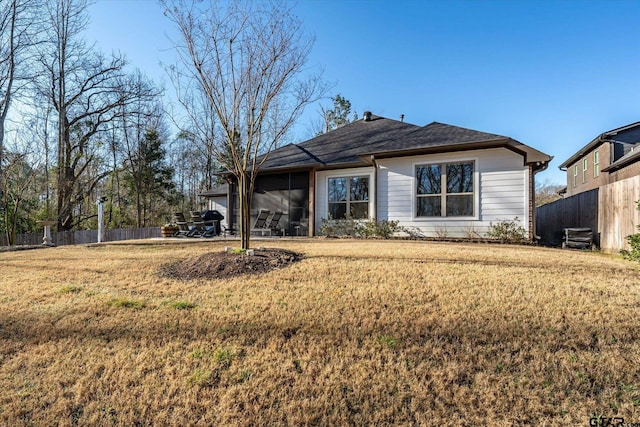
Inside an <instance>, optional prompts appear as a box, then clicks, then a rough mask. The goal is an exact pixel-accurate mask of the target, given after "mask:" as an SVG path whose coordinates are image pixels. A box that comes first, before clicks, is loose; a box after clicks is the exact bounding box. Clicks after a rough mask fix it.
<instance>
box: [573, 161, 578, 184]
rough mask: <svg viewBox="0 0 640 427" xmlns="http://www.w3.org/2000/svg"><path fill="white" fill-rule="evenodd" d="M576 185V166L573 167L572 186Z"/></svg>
mask: <svg viewBox="0 0 640 427" xmlns="http://www.w3.org/2000/svg"><path fill="white" fill-rule="evenodd" d="M576 185H578V165H575V166H574V167H573V186H574V187H575V186H576Z"/></svg>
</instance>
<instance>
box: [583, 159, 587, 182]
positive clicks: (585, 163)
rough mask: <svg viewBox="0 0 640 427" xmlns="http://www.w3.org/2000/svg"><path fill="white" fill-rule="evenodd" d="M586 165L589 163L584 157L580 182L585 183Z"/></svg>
mask: <svg viewBox="0 0 640 427" xmlns="http://www.w3.org/2000/svg"><path fill="white" fill-rule="evenodd" d="M588 164H589V162H588V161H587V158H586V157H585V158H584V159H582V182H587V165H588Z"/></svg>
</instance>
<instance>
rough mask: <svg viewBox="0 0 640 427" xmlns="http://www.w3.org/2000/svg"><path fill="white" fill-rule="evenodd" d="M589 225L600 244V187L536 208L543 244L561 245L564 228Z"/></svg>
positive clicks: (538, 228)
mask: <svg viewBox="0 0 640 427" xmlns="http://www.w3.org/2000/svg"><path fill="white" fill-rule="evenodd" d="M573 227H588V228H590V229H591V230H592V231H593V234H594V240H595V241H596V244H598V233H599V228H598V189H597V188H596V189H594V190H590V191H585V192H584V193H579V194H576V195H575V196H572V197H568V198H566V199H560V200H556V201H555V202H552V203H548V204H546V205H542V206H539V207H538V208H536V232H537V234H538V235H539V236H540V241H541V242H542V243H543V244H547V245H555V246H559V245H560V244H561V243H562V235H563V231H562V230H563V229H564V228H573Z"/></svg>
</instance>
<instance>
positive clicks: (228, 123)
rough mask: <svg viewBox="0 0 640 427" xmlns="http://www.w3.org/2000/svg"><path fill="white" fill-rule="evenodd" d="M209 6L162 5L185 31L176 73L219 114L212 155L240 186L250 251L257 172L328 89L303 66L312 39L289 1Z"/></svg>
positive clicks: (186, 1) (186, 0) (166, 0)
mask: <svg viewBox="0 0 640 427" xmlns="http://www.w3.org/2000/svg"><path fill="white" fill-rule="evenodd" d="M206 3H208V2H206ZM211 3H212V4H210V5H208V6H207V4H204V3H199V2H196V1H193V0H173V1H172V0H162V4H163V5H164V6H165V8H166V11H165V15H167V16H168V17H169V18H170V19H171V20H172V21H173V22H174V23H175V24H176V26H177V29H178V31H179V34H180V36H179V37H180V39H179V40H177V41H175V43H174V46H175V50H176V53H177V64H176V65H175V66H174V67H172V68H171V70H170V71H171V73H172V74H173V76H174V77H173V80H174V82H175V81H176V79H179V80H180V81H181V82H182V84H183V87H189V88H190V91H191V93H193V94H198V95H200V96H202V97H203V99H204V100H205V101H206V103H205V104H204V105H203V107H204V108H210V110H211V111H212V112H213V117H214V118H215V121H216V126H218V127H219V130H220V134H221V136H220V138H218V140H217V141H215V142H214V144H213V150H214V153H215V157H216V160H217V161H218V162H219V163H220V164H221V165H222V166H223V167H224V168H226V169H227V170H228V171H229V172H230V173H231V174H232V175H233V177H234V178H235V181H236V182H237V185H238V194H239V205H240V206H239V208H240V235H241V240H242V248H243V249H248V248H249V239H250V208H251V198H252V194H253V188H254V183H255V179H256V176H257V174H258V171H259V170H260V167H261V166H262V165H263V164H264V162H265V161H266V160H267V158H268V155H269V153H270V152H271V150H272V149H273V148H274V147H276V146H277V144H278V143H279V142H280V141H281V140H282V138H284V137H285V135H286V133H287V131H289V129H290V128H291V126H292V125H293V124H294V122H295V121H296V120H297V118H298V117H299V116H300V114H301V113H302V111H303V109H304V108H305V107H306V106H307V105H308V104H309V103H311V102H315V101H316V100H317V99H318V98H319V96H321V95H322V94H323V92H324V87H323V83H322V81H321V79H320V76H319V73H313V72H311V71H310V70H307V69H305V64H306V62H307V60H308V57H309V52H310V50H311V47H312V45H313V39H312V38H310V37H308V36H306V35H305V34H304V32H303V28H302V24H301V21H300V20H299V19H298V18H297V17H296V16H295V15H294V14H293V11H292V6H291V5H290V4H289V3H286V2H281V1H273V2H267V3H263V2H242V1H231V2H229V3H221V2H211ZM188 92H189V91H187V93H188ZM192 115H193V112H192Z"/></svg>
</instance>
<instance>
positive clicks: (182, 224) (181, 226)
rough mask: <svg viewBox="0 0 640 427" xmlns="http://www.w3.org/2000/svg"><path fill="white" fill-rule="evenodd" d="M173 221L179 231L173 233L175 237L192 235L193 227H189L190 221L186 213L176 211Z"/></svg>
mask: <svg viewBox="0 0 640 427" xmlns="http://www.w3.org/2000/svg"><path fill="white" fill-rule="evenodd" d="M172 221H173V222H174V223H175V224H176V225H177V226H178V231H177V232H176V234H174V235H173V236H174V237H191V236H190V233H191V228H189V223H188V222H187V219H186V218H185V217H184V213H182V212H174V213H173V219H172Z"/></svg>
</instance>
